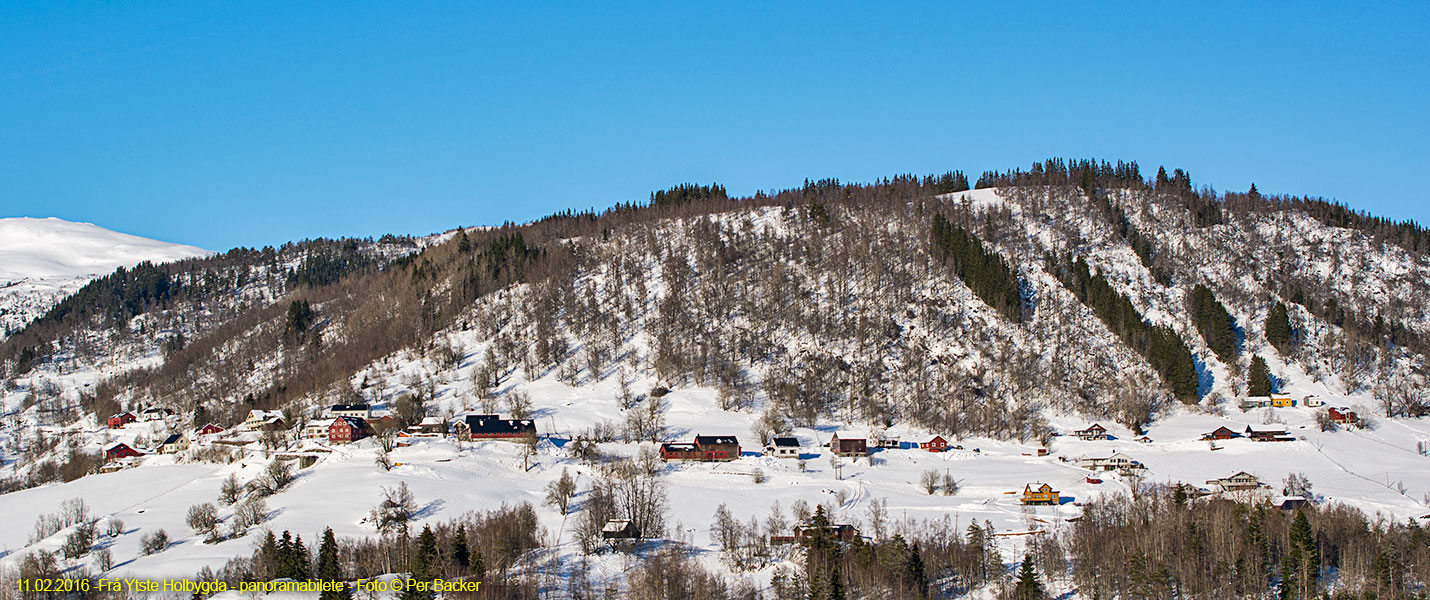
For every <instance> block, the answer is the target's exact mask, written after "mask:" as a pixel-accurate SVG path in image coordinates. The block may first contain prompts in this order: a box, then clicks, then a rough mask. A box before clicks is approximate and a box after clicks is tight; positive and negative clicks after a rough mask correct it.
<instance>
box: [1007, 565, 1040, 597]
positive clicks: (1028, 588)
mask: <svg viewBox="0 0 1430 600" xmlns="http://www.w3.org/2000/svg"><path fill="white" fill-rule="evenodd" d="M1046 597H1047V593H1046V592H1044V591H1043V583H1042V582H1041V581H1038V571H1037V570H1036V569H1034V568H1033V557H1032V556H1030V555H1024V556H1023V566H1022V567H1021V568H1019V569H1018V584H1017V585H1016V586H1015V587H1014V588H1013V599H1014V600H1043V599H1044V598H1046Z"/></svg>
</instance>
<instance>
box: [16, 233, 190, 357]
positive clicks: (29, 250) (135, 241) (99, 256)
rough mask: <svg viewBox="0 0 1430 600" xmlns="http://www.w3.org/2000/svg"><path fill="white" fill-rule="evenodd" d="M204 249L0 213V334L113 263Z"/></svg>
mask: <svg viewBox="0 0 1430 600" xmlns="http://www.w3.org/2000/svg"><path fill="white" fill-rule="evenodd" d="M210 254H213V253H212V252H210V251H208V250H204V249H202V248H196V247H194V246H185V245H182V244H171V243H168V242H161V241H158V240H151V239H148V238H142V237H139V236H135V235H129V234H125V233H119V232H117V231H110V230H108V229H105V228H103V227H100V226H98V225H94V224H92V223H75V222H71V221H65V220H63V219H58V218H55V217H50V218H45V219H36V218H31V217H11V218H5V219H0V339H4V337H5V336H8V335H9V333H10V332H11V331H12V330H14V329H17V328H19V327H20V326H22V325H24V324H25V323H28V322H29V321H31V320H33V319H34V318H36V317H38V316H40V315H42V314H44V312H45V311H46V310H49V308H50V307H51V306H54V304H55V302H57V301H58V300H59V299H60V298H61V297H64V296H65V295H68V294H69V293H72V292H74V291H75V290H77V289H79V288H80V286H83V285H84V284H85V282H88V281H89V280H91V279H93V278H95V277H98V276H100V275H105V274H108V273H110V272H112V271H114V270H115V269H116V268H119V267H132V266H134V265H136V264H139V263H141V262H144V261H149V262H153V263H164V262H171V261H176V260H181V259H185V258H194V257H200V256H208V255H210Z"/></svg>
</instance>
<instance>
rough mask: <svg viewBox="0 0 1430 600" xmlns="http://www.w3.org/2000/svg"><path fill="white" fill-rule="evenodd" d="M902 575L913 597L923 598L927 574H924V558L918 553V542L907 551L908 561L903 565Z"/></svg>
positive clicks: (926, 586) (925, 591)
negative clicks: (910, 588)
mask: <svg viewBox="0 0 1430 600" xmlns="http://www.w3.org/2000/svg"><path fill="white" fill-rule="evenodd" d="M904 575H905V577H906V578H907V579H906V581H908V582H909V586H910V587H912V588H913V591H914V595H915V596H917V597H919V598H923V597H925V596H926V595H927V594H928V587H929V580H928V574H926V573H925V572H924V557H923V553H922V552H920V551H919V543H918V542H914V546H913V547H912V548H910V549H909V556H908V560H907V561H905V563H904Z"/></svg>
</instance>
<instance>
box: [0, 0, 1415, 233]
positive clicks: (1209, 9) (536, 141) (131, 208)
mask: <svg viewBox="0 0 1430 600" xmlns="http://www.w3.org/2000/svg"><path fill="white" fill-rule="evenodd" d="M957 4H963V3H930V4H908V5H902V6H895V5H894V4H893V3H882V2H879V3H865V4H837V3H786V2H775V3H750V4H736V3H731V2H719V3H710V4H705V3H695V2H660V3H648V4H623V5H622V6H620V7H616V6H614V3H595V7H594V8H593V7H574V6H573V5H574V3H535V2H531V3H528V2H508V3H501V4H497V5H490V6H487V5H478V4H477V3H473V2H460V3H451V4H441V3H425V2H424V3H411V2H384V3H375V4H363V3H354V2H299V3H294V2H288V3H274V4H268V3H258V2H243V3H222V4H221V3H209V2H159V3H134V2H124V3H98V2H75V3H59V2H7V3H3V4H0V216H22V215H24V216H58V217H61V218H64V219H70V220H78V221H90V222H94V223H97V224H99V225H102V226H105V227H109V228H111V229H116V230H119V231H124V232H127V233H134V234H138V235H143V236H147V237H154V238H158V239H163V240H169V241H176V242H183V243H188V244H195V245H199V246H203V247H206V248H210V249H217V250H225V249H228V248H230V247H233V246H238V245H244V246H261V245H264V244H277V243H281V242H283V241H287V240H293V239H301V238H304V237H317V236H330V237H331V236H340V235H358V236H366V235H380V234H382V233H385V232H394V233H415V234H426V233H431V232H435V231H441V230H446V229H450V228H452V227H455V226H458V225H483V224H497V223H501V222H502V221H506V220H513V221H525V220H529V219H532V218H535V217H539V216H541V215H545V214H548V213H551V212H554V211H557V210H561V209H565V208H587V207H605V206H608V205H610V204H612V203H615V202H620V201H627V200H644V199H646V198H647V196H648V194H649V192H650V191H651V190H652V189H657V188H663V187H667V186H670V185H674V184H678V183H681V182H686V181H698V182H710V181H719V182H721V183H724V184H725V185H726V186H727V187H728V188H729V189H730V190H731V191H732V192H734V193H739V194H747V193H753V192H754V191H755V190H757V189H771V188H782V187H789V186H793V185H797V184H799V183H800V182H801V181H803V179H804V178H806V177H809V178H820V177H838V178H840V179H842V180H846V181H867V180H871V179H874V178H876V177H882V176H884V175H890V174H894V173H902V172H915V173H928V172H936V171H937V172H941V171H944V170H948V169H962V170H963V171H965V172H967V173H969V174H970V175H973V176H976V175H977V173H978V172H981V171H983V170H985V169H1000V170H1001V169H1006V168H1011V167H1024V168H1026V167H1027V166H1028V164H1030V163H1031V162H1033V161H1036V160H1041V159H1043V158H1046V157H1048V156H1068V157H1085V156H1096V157H1098V158H1106V159H1128V160H1136V161H1138V162H1139V163H1141V164H1142V165H1143V167H1144V172H1147V173H1151V172H1155V171H1154V170H1155V168H1156V166H1157V165H1159V164H1165V165H1168V166H1169V167H1170V166H1180V167H1184V168H1187V169H1189V170H1190V171H1191V173H1192V176H1193V178H1194V180H1195V182H1196V183H1197V184H1198V185H1201V184H1210V185H1213V186H1215V187H1216V188H1217V189H1219V190H1223V189H1236V190H1243V189H1245V188H1246V187H1247V186H1248V185H1249V184H1250V183H1252V182H1253V181H1254V182H1255V183H1256V184H1257V186H1258V188H1259V189H1261V190H1262V191H1263V192H1281V193H1294V194H1312V195H1320V196H1325V197H1328V198H1334V199H1338V200H1340V201H1343V202H1346V203H1348V204H1350V205H1352V206H1353V207H1356V208H1362V209H1367V210H1370V211H1372V212H1374V213H1377V214H1380V215H1385V216H1390V217H1394V218H1397V219H1405V218H1412V219H1415V220H1417V221H1420V222H1421V223H1427V222H1430V194H1427V192H1426V189H1427V186H1426V185H1425V183H1424V182H1423V176H1424V175H1426V174H1427V173H1430V166H1427V165H1430V116H1427V110H1430V58H1427V57H1430V42H1427V40H1430V35H1427V34H1425V32H1424V31H1423V28H1424V27H1425V26H1426V24H1427V23H1430V3H1428V2H1424V1H1420V2H1408V3H1380V2H1375V3H1360V2H1343V3H1309V2H1307V3H1299V2H1298V3H1270V4H1260V3H1251V2H1232V3H1227V4H1225V5H1217V6H1213V5H1210V4H1208V5H1205V6H1199V7H1197V8H1176V7H1166V6H1163V5H1164V4H1170V3H1160V2H1150V3H1148V2H1129V3H1111V2H1108V3H1103V2H1083V3H1063V2H1056V3H1047V4H1042V3H1024V2H1019V3H978V4H1008V5H1012V6H1016V9H1002V8H988V7H982V6H980V7H959V6H954V5H957ZM970 4H971V3H970ZM1279 4H1285V6H1284V7H1283V6H1278V5H1279Z"/></svg>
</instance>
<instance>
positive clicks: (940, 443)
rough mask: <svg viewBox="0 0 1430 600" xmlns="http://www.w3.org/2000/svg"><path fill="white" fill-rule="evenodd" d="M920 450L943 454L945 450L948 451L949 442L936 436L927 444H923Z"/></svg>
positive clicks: (920, 445)
mask: <svg viewBox="0 0 1430 600" xmlns="http://www.w3.org/2000/svg"><path fill="white" fill-rule="evenodd" d="M919 448H922V449H924V450H928V451H929V452H943V451H944V450H948V440H945V439H943V436H941V435H936V436H933V439H931V440H929V441H927V442H921V443H920V444H919Z"/></svg>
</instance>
